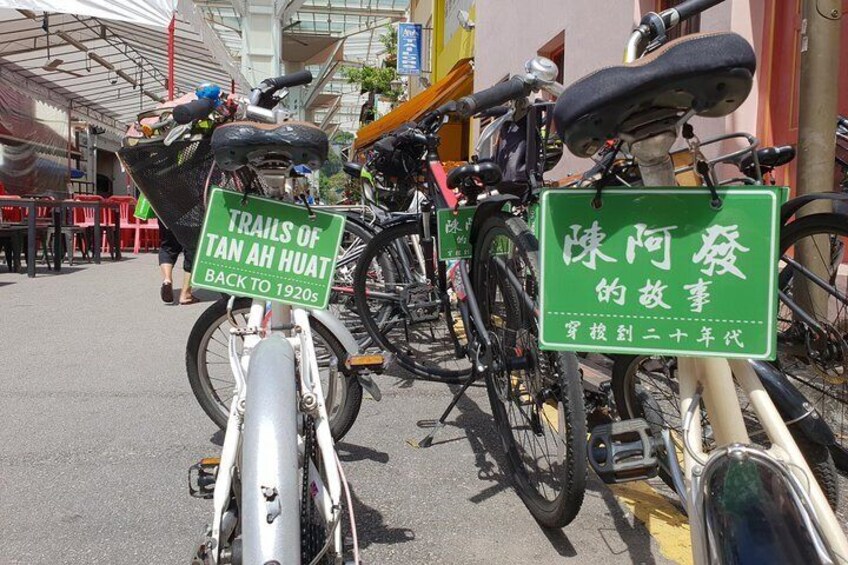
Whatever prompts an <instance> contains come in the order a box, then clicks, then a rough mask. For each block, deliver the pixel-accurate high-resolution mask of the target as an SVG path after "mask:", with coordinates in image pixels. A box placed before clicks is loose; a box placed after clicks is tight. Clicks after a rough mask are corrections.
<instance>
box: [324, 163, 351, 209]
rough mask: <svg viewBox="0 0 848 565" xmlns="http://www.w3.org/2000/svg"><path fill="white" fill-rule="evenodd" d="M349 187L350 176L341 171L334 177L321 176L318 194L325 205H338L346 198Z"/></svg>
mask: <svg viewBox="0 0 848 565" xmlns="http://www.w3.org/2000/svg"><path fill="white" fill-rule="evenodd" d="M347 187H348V176H347V175H346V174H345V173H344V172H343V171H339V172H337V173H335V174H333V175H329V176H328V175H323V174H322V175H321V177H320V180H319V187H318V193H319V194H320V195H321V202H323V203H324V204H336V203H338V202H339V201H340V200H342V198H344V192H345V189H346V188H347Z"/></svg>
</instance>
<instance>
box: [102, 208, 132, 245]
mask: <svg viewBox="0 0 848 565" xmlns="http://www.w3.org/2000/svg"><path fill="white" fill-rule="evenodd" d="M106 202H109V203H112V204H117V205H118V216H119V217H120V219H121V234H120V242H121V244H120V245H121V249H129V248H130V247H135V240H136V239H137V236H136V232H137V222H138V220H137V219H136V217H135V216H133V211H134V210H135V205H136V200H135V198H133V197H132V196H110V197H109V198H107V199H106ZM109 211H110V212H111V213H112V214H114V213H115V211H114V210H111V209H110V210H109ZM112 225H115V222H114V219H112Z"/></svg>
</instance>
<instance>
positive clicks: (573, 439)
mask: <svg viewBox="0 0 848 565" xmlns="http://www.w3.org/2000/svg"><path fill="white" fill-rule="evenodd" d="M538 273H539V270H538V243H537V242H536V239H535V238H534V237H533V235H532V232H530V231H529V229H528V227H527V224H526V223H524V221H523V220H521V219H519V218H515V217H511V216H508V215H496V216H494V217H492V218H489V219H488V220H486V222H485V223H484V224H483V226H482V228H481V230H480V235H479V236H478V238H477V242H476V246H475V249H474V267H473V276H472V278H473V285H474V290H475V292H476V294H477V300H478V302H479V305H480V311H481V316H482V318H483V323H484V324H485V325H486V327H487V329H488V330H489V338H490V340H491V342H492V348H493V351H492V352H491V357H492V363H491V365H490V369H489V371H488V372H487V375H486V385H487V387H486V388H487V390H488V394H489V402H490V404H491V406H492V414H493V416H494V419H495V425H496V427H497V430H498V433H499V435H500V438H501V444H502V446H503V448H504V452H505V454H506V460H507V463H508V469H507V470H508V471H509V472H510V473H511V476H512V479H513V484H514V486H515V489H516V491H517V492H518V495H519V496H520V497H521V499H522V501H523V502H524V504H525V505H526V506H527V508H528V509H529V510H530V513H531V514H532V515H533V517H534V518H535V519H536V520H537V521H538V522H539V523H540V524H542V525H543V526H546V527H552V528H558V527H562V526H565V525H566V524H568V523H569V522H571V521H572V520H573V519H574V518H575V517H576V516H577V513H578V511H579V510H580V507H581V505H582V503H583V496H584V491H585V488H586V469H587V462H586V412H585V407H584V405H583V387H582V382H581V377H580V372H579V369H578V365H577V358H576V356H575V355H574V354H573V353H565V352H555V351H541V350H540V349H539V343H538V319H537V317H536V314H535V311H536V307H535V304H537V303H538V302H537V296H536V294H537V292H538V284H537V282H538Z"/></svg>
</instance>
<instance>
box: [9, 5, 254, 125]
mask: <svg viewBox="0 0 848 565" xmlns="http://www.w3.org/2000/svg"><path fill="white" fill-rule="evenodd" d="M51 1H52V3H53V4H56V5H57V7H59V5H61V7H62V9H63V13H54V12H51V13H49V14H47V13H46V12H45V13H40V12H39V13H36V12H35V11H33V10H29V9H20V10H10V9H6V8H3V6H7V5H10V4H14V5H18V4H26V5H28V6H31V7H33V8H38V9H43V8H44V7H45V6H47V5H49V4H50V3H51V2H50V1H47V0H0V82H2V83H3V84H4V85H8V86H11V87H13V88H15V89H16V90H18V91H20V92H21V93H23V94H25V95H27V96H29V97H31V98H34V99H37V100H41V101H43V102H46V103H48V104H50V105H52V106H55V107H57V108H61V109H63V110H65V111H70V113H71V115H72V117H73V118H75V119H77V118H78V119H81V120H84V121H86V122H88V123H90V124H94V125H98V126H102V127H105V128H106V129H107V131H109V132H111V133H113V134H114V135H116V136H120V135H122V134H123V132H125V131H126V128H127V125H128V124H130V123H132V122H133V121H134V120H135V116H136V114H138V113H139V112H141V111H143V110H147V109H150V108H153V107H155V106H156V105H157V104H158V103H159V102H161V101H162V100H164V99H165V98H166V97H167V95H168V82H167V70H168V42H169V35H168V31H167V28H166V27H163V26H162V25H161V24H162V23H165V25H166V26H167V23H168V22H169V21H170V17H171V14H172V13H173V9H172V8H168V10H170V12H168V11H166V10H165V8H166V7H167V6H173V5H174V4H175V5H176V6H177V8H178V10H177V12H176V20H175V36H174V58H175V65H174V66H175V76H174V85H175V90H176V92H177V94H178V95H179V94H181V93H184V92H192V91H194V89H195V87H196V86H197V85H198V84H201V83H204V82H212V83H215V84H218V85H221V86H222V87H224V88H225V89H226V90H229V88H230V86H231V84H232V82H235V85H236V88H237V89H239V87H240V88H241V89H242V90H244V89H245V88H246V87H247V84H246V81H245V79H244V77H243V76H242V74H241V71H240V68H239V66H238V63H237V62H236V61H234V60H233V59H232V57H231V56H230V54H229V52H228V51H227V50H226V48H225V47H224V45H223V44H222V43H221V41H220V39H219V38H218V37H217V36H216V35H215V33H214V32H213V31H212V29H211V28H209V26H208V23H207V22H206V20H205V19H204V15H203V14H202V13H201V12H200V11H199V10H197V9H196V8H195V7H194V5H193V3H192V1H191V0H145V1H144V2H135V0H132V1H131V0H122V1H121V2H111V1H107V0H79V1H78V2H65V0H61V1H60V0H51ZM77 4H79V6H78V8H79V10H81V12H80V13H65V11H66V10H68V9H70V7H72V6H75V5H77ZM110 6H111V7H110ZM157 6H159V9H158V10H157V9H155V8H156V7H157ZM107 7H109V8H108V10H107ZM98 10H99V11H98ZM109 10H111V11H109ZM104 11H105V12H104ZM101 12H103V13H107V14H108V16H109V17H110V18H114V19H107V18H105V17H104V18H101V17H93V16H90V15H88V14H91V13H101ZM164 15H167V16H168V19H167V20H163V16H164ZM135 21H150V22H155V25H147V24H140V23H132V22H135ZM65 130H67V125H66V126H64V128H62V131H65Z"/></svg>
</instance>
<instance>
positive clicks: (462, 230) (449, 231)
mask: <svg viewBox="0 0 848 565" xmlns="http://www.w3.org/2000/svg"><path fill="white" fill-rule="evenodd" d="M476 209H477V208H476V207H475V206H460V207H459V208H457V209H456V210H453V209H443V210H437V211H436V223H437V224H438V226H439V228H438V229H439V237H438V240H439V260H441V261H450V260H451V259H468V258H470V257H471V254H472V251H473V250H472V247H471V222H473V221H474V211H475V210H476Z"/></svg>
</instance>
